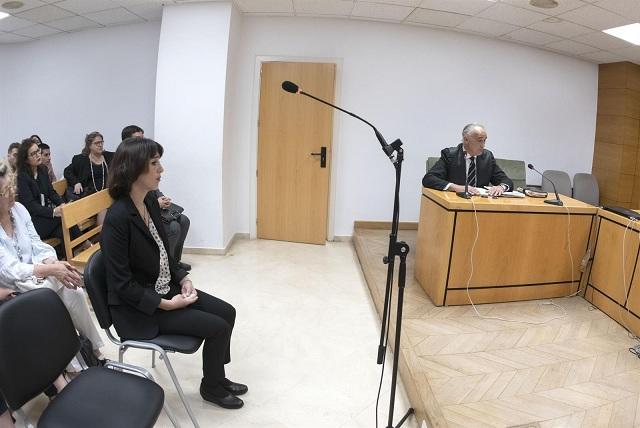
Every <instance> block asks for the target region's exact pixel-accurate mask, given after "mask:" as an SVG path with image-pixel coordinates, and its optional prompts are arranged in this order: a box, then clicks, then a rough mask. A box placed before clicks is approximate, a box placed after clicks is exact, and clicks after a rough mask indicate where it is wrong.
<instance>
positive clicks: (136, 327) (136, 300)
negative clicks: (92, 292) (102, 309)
mask: <svg viewBox="0 0 640 428" xmlns="http://www.w3.org/2000/svg"><path fill="white" fill-rule="evenodd" d="M151 193H152V192H151ZM151 193H150V194H148V195H147V197H146V198H145V200H144V203H145V205H146V207H147V210H148V212H149V215H150V216H151V219H152V220H153V223H154V224H155V226H156V229H157V230H158V233H159V235H160V237H161V238H162V242H163V243H164V247H165V249H167V248H169V245H168V241H167V236H166V233H165V231H164V227H163V224H162V219H161V217H160V206H159V205H158V201H157V199H156V198H155V197H153V196H152V195H151ZM100 241H101V244H100V245H101V249H102V252H103V255H104V260H105V269H106V275H107V286H108V304H109V309H110V312H111V317H112V319H113V324H114V326H115V327H116V330H117V331H118V334H119V335H120V337H122V338H128V339H151V338H153V337H155V336H157V335H158V326H157V324H156V322H155V320H154V318H153V317H152V315H153V313H154V312H155V311H156V309H157V308H158V305H159V304H160V299H161V297H160V295H158V293H156V291H155V282H156V279H157V278H158V274H159V271H160V250H159V248H158V245H157V244H156V241H155V240H154V239H153V237H152V236H151V233H150V232H149V229H148V228H147V226H145V224H144V221H143V220H142V218H141V217H140V214H138V210H137V209H136V207H135V205H134V204H133V201H132V200H131V198H130V197H129V196H124V197H121V198H120V199H117V200H116V201H115V202H114V203H113V205H111V207H110V208H109V210H108V211H107V216H106V218H105V221H104V224H103V227H102V233H101V238H100ZM167 253H168V251H167ZM169 264H170V270H171V284H170V287H171V291H169V295H170V296H173V295H175V294H177V293H179V292H180V285H179V283H180V281H181V280H182V278H184V277H185V276H186V275H187V271H186V270H184V269H182V268H180V267H179V266H178V264H177V263H176V261H175V260H173V258H172V257H171V256H169Z"/></svg>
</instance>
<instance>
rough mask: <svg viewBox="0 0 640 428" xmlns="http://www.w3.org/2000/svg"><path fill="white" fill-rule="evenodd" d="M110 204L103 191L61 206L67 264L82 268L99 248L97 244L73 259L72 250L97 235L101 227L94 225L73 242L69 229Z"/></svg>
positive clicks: (105, 192) (107, 191)
mask: <svg viewBox="0 0 640 428" xmlns="http://www.w3.org/2000/svg"><path fill="white" fill-rule="evenodd" d="M112 203H113V200H112V199H111V196H109V190H108V189H104V190H101V191H99V192H96V193H93V194H91V195H89V196H85V197H84V198H82V199H78V200H77V201H73V202H71V203H69V204H66V205H63V206H62V209H61V211H62V237H63V239H64V249H65V253H66V254H65V256H66V258H67V261H68V262H70V263H72V264H73V265H75V266H79V267H84V265H85V264H86V262H87V260H88V259H89V257H90V256H91V254H93V253H94V252H95V251H96V250H97V249H99V248H100V246H99V244H96V245H94V246H92V247H91V248H90V249H87V250H85V251H83V252H81V253H80V254H78V255H77V256H75V257H74V256H73V249H74V248H75V247H77V246H78V245H80V244H82V243H83V242H85V241H86V240H87V239H89V238H91V237H93V236H95V235H97V234H99V233H100V231H102V225H101V224H96V225H95V226H94V227H92V228H89V229H85V230H84V231H83V233H82V234H81V235H80V236H79V237H77V238H76V239H73V240H72V239H71V234H70V231H69V229H71V228H72V227H73V226H78V225H80V224H82V223H84V222H85V221H86V220H87V219H90V218H91V217H93V216H95V215H97V214H98V213H99V212H101V211H103V210H105V209H107V208H109V207H110V206H111V204H112Z"/></svg>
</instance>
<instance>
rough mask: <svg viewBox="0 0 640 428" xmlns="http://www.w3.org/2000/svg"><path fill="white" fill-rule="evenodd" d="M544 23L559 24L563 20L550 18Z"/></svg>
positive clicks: (555, 17) (554, 17)
mask: <svg viewBox="0 0 640 428" xmlns="http://www.w3.org/2000/svg"><path fill="white" fill-rule="evenodd" d="M543 21H544V22H548V23H549V24H557V23H559V22H562V19H560V18H558V17H557V16H550V17H548V18H545V19H543Z"/></svg>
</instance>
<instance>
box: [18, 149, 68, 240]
mask: <svg viewBox="0 0 640 428" xmlns="http://www.w3.org/2000/svg"><path fill="white" fill-rule="evenodd" d="M16 163H17V170H18V202H20V203H21V204H22V205H24V207H26V209H27V211H29V214H30V215H31V221H33V225H34V226H35V228H36V231H37V232H38V235H40V238H41V239H49V238H62V221H61V220H60V216H61V210H60V206H61V205H63V200H62V198H61V197H60V195H58V194H57V193H56V191H55V190H53V186H51V182H50V181H49V175H48V173H47V168H46V167H44V166H42V165H41V163H42V155H41V151H40V148H39V147H38V145H37V144H36V143H34V142H33V141H32V140H31V139H26V140H23V141H22V144H20V148H18V159H17V162H16ZM70 234H71V237H72V238H77V237H78V236H80V229H78V228H77V227H74V228H72V229H71V230H70ZM63 245H64V244H63Z"/></svg>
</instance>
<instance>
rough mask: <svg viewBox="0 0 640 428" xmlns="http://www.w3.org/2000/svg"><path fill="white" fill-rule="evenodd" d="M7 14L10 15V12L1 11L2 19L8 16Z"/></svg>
mask: <svg viewBox="0 0 640 428" xmlns="http://www.w3.org/2000/svg"><path fill="white" fill-rule="evenodd" d="M7 16H9V14H8V13H4V12H0V19H4V18H6V17H7Z"/></svg>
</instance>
